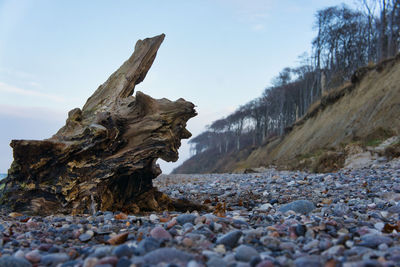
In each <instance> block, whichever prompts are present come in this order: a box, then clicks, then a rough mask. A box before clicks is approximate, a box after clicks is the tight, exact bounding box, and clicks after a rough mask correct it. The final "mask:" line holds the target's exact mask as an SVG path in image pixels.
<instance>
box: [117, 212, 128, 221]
mask: <svg viewBox="0 0 400 267" xmlns="http://www.w3.org/2000/svg"><path fill="white" fill-rule="evenodd" d="M114 218H115V219H116V220H126V219H128V215H126V214H125V213H123V212H121V213H119V214H117V215H115V216H114Z"/></svg>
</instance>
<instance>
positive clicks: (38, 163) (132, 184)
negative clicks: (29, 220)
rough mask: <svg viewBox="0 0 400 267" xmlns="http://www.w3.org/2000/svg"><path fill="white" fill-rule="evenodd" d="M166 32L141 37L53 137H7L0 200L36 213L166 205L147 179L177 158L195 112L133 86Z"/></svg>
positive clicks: (182, 103) (130, 209) (134, 209)
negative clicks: (8, 159) (9, 152)
mask: <svg viewBox="0 0 400 267" xmlns="http://www.w3.org/2000/svg"><path fill="white" fill-rule="evenodd" d="M163 40H164V34H162V35H159V36H156V37H153V38H148V39H144V40H139V41H138V42H137V43H136V46H135V51H134V53H133V55H132V56H131V57H130V58H129V59H128V60H127V61H126V62H125V63H124V64H123V65H122V66H121V67H120V68H119V69H118V70H117V71H116V72H114V73H113V74H112V75H111V76H110V78H109V79H108V80H107V81H106V82H105V83H104V84H102V85H101V86H100V87H99V88H98V89H97V90H96V91H95V92H94V94H93V95H92V96H91V97H90V98H89V99H88V100H87V102H86V104H85V105H84V107H83V108H82V110H81V109H79V108H76V109H73V110H71V111H70V112H69V113H68V119H67V121H66V124H65V126H64V127H62V128H61V129H60V130H59V131H58V132H57V133H56V134H55V135H54V136H53V137H51V138H50V139H47V140H43V141H30V140H13V141H12V142H11V147H12V148H13V150H14V152H13V153H14V162H13V163H12V165H11V168H10V169H9V175H8V178H7V179H6V180H5V181H3V183H4V190H3V194H2V198H1V200H0V201H1V203H2V204H5V205H8V206H9V207H11V208H12V209H13V210H16V211H30V212H32V213H39V214H52V213H60V212H61V213H73V214H77V213H91V212H95V211H96V210H111V211H117V210H122V211H127V212H138V211H139V210H161V209H165V208H168V207H169V208H172V206H171V205H172V202H171V200H170V199H169V198H168V197H167V196H166V195H163V194H162V193H160V192H157V191H156V190H155V189H154V188H153V185H152V179H154V178H156V177H157V176H158V175H159V174H160V173H161V170H160V168H159V166H158V164H156V161H157V159H158V158H162V159H163V160H165V161H176V160H177V159H178V148H179V146H180V145H181V139H184V138H189V137H190V136H191V134H190V133H189V132H188V131H187V130H186V129H185V126H186V122H187V120H189V119H190V118H191V117H194V116H195V115H196V111H195V110H194V105H193V104H192V103H190V102H187V101H185V100H183V99H178V100H177V101H170V100H167V99H165V98H163V99H153V98H152V97H150V96H148V95H145V94H144V93H141V92H137V93H136V96H132V94H133V92H134V89H135V86H136V85H137V84H139V83H140V82H142V81H143V79H144V78H145V76H146V74H147V72H148V70H149V69H150V67H151V65H152V63H153V61H154V59H155V57H156V54H157V51H158V48H159V47H160V45H161V43H162V41H163Z"/></svg>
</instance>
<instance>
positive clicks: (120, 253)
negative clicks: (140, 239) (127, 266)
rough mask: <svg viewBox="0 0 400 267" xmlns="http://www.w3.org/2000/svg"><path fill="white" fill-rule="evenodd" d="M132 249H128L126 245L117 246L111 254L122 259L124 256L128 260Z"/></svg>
mask: <svg viewBox="0 0 400 267" xmlns="http://www.w3.org/2000/svg"><path fill="white" fill-rule="evenodd" d="M133 252H134V250H133V248H131V247H129V246H128V245H125V244H124V245H119V246H117V247H116V248H115V249H114V251H113V254H114V255H115V256H117V257H118V258H122V257H124V256H126V257H128V258H130V257H131V256H132V255H133Z"/></svg>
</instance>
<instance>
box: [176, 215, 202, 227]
mask: <svg viewBox="0 0 400 267" xmlns="http://www.w3.org/2000/svg"><path fill="white" fill-rule="evenodd" d="M196 217H197V216H196V215H193V214H181V215H179V216H178V217H177V218H176V221H177V222H178V223H179V224H180V225H184V224H185V223H191V224H194V220H195V219H196Z"/></svg>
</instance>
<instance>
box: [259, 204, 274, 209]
mask: <svg viewBox="0 0 400 267" xmlns="http://www.w3.org/2000/svg"><path fill="white" fill-rule="evenodd" d="M270 209H272V205H271V204H269V203H265V204H262V205H261V206H260V207H259V208H258V210H260V211H269V210H270Z"/></svg>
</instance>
